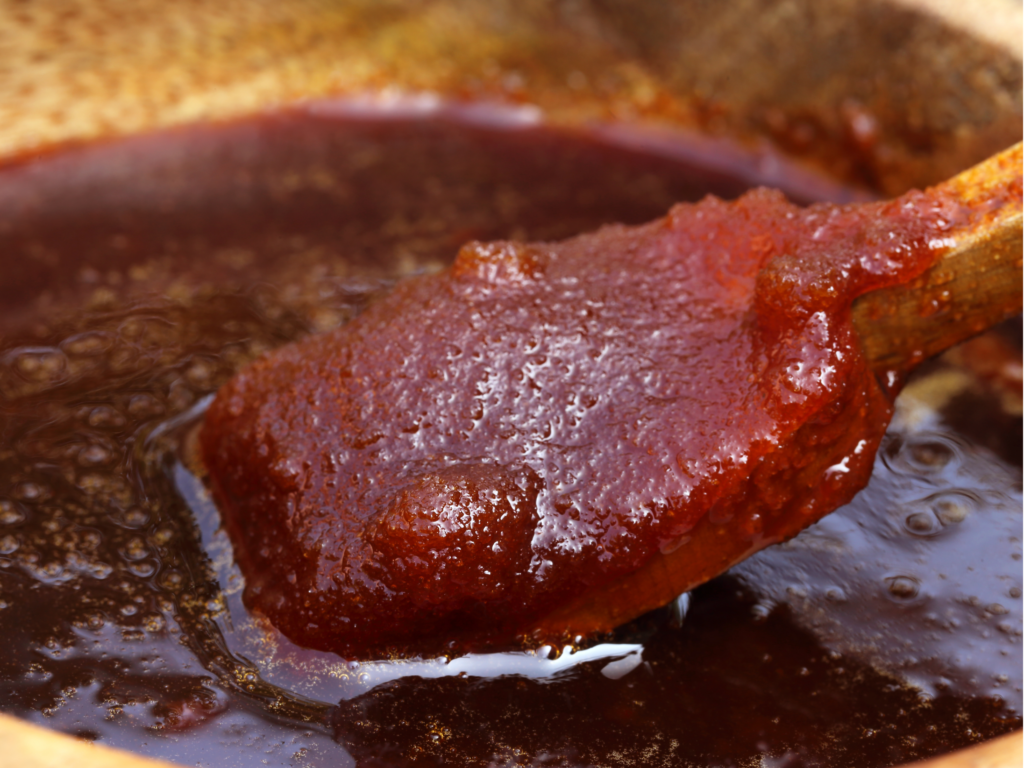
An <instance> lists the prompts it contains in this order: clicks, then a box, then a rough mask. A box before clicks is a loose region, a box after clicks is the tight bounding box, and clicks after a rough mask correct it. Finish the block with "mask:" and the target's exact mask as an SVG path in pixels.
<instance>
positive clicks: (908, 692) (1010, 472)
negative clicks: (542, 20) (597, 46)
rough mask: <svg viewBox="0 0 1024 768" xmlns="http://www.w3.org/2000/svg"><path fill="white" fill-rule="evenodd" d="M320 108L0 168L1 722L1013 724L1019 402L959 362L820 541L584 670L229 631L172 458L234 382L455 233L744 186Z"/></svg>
mask: <svg viewBox="0 0 1024 768" xmlns="http://www.w3.org/2000/svg"><path fill="white" fill-rule="evenodd" d="M337 112H338V111H337V110H334V109H333V108H332V110H324V109H320V110H317V109H313V110H310V111H305V112H294V113H284V114H280V115H274V116H266V117H263V118H260V119H258V120H253V121H247V122H239V123H236V124H230V125H225V126H219V127H208V128H194V129H186V130H180V131H175V132H170V133H167V134H164V135H160V136H151V137H143V138H140V139H134V140H131V141H127V142H122V143H120V144H116V145H109V146H97V147H88V148H83V149H79V150H74V151H68V152H66V153H64V154H61V155H55V156H53V157H47V158H40V159H38V160H35V161H31V162H26V163H24V164H21V165H19V166H13V167H9V168H7V169H5V170H4V171H3V172H0V249H2V251H3V253H4V254H5V263H9V264H11V267H10V269H11V274H10V280H8V281H6V282H5V287H4V288H3V290H4V291H6V293H5V304H4V306H5V307H6V308H7V309H6V310H5V312H4V316H3V318H2V320H0V329H2V330H0V332H2V337H0V393H2V395H3V401H2V411H0V419H2V425H0V606H2V607H0V632H2V633H3V637H4V643H5V647H6V648H8V649H9V650H8V651H7V652H5V654H4V655H3V657H2V658H0V691H2V695H0V701H2V702H3V704H2V707H3V709H4V711H7V712H11V713H14V714H17V715H20V716H22V717H26V718H29V719H33V720H37V721H40V722H43V723H46V724H48V725H50V726H52V727H55V728H58V729H60V730H64V731H66V732H69V733H73V734H76V735H79V736H81V737H83V738H87V739H92V740H98V741H101V742H104V743H108V744H113V745H118V746H124V747H126V748H130V749H135V750H138V751H140V752H144V753H147V754H151V755H158V756H163V757H167V758H170V759H173V760H178V761H180V762H183V763H186V764H196V763H198V764H209V765H256V764H274V765H338V764H342V765H345V764H353V765H367V766H369V765H451V764H465V765H490V764H494V763H495V762H497V763H499V764H513V765H564V766H582V765H616V764H622V763H623V762H630V761H632V762H635V763H637V764H641V763H642V764H649V765H658V764H664V765H685V764H698V765H699V764H708V765H746V764H750V763H751V761H756V760H757V759H760V756H764V759H765V760H766V761H768V764H778V765H831V764H836V763H838V762H842V763H851V762H855V763H857V764H860V765H879V766H881V765H892V764H896V763H899V762H904V761H907V760H911V759H914V758H917V757H923V756H927V755H931V754H935V753H938V752H941V751H945V750H947V749H950V748H953V747H956V746H961V745H966V744H969V743H973V742H974V741H976V740H978V739H980V738H984V737H986V736H991V735H995V734H998V733H1002V732H1005V731H1007V730H1010V729H1012V728H1014V727H1019V724H1020V714H1021V703H1020V697H1021V692H1020V665H1019V655H1020V635H1021V600H1020V533H1019V528H1020V456H1019V453H1017V454H1016V455H1015V454H1013V452H1012V450H1010V451H1008V450H1007V449H1006V446H1007V445H1010V446H1012V445H1013V442H1014V441H1013V439H1012V437H1011V438H1010V439H1006V438H1005V436H1006V435H1007V434H1009V435H1011V436H1012V435H1013V434H1019V429H1020V427H1019V424H1020V416H1019V389H1018V390H1017V393H1016V397H1017V400H1016V401H1014V394H1013V391H1012V386H1011V387H1010V391H1009V394H1007V391H1005V386H1003V385H1002V384H999V381H1002V379H1000V378H999V376H1002V374H999V375H996V376H995V379H993V376H992V375H987V374H986V375H982V374H977V373H976V370H979V369H978V367H977V366H974V367H973V368H972V367H971V365H970V364H969V361H968V363H964V362H963V361H961V362H960V363H958V364H956V365H954V364H952V363H949V364H945V366H943V365H937V366H936V367H935V369H934V370H932V371H930V372H926V373H927V376H925V377H924V378H923V379H922V381H924V382H925V383H926V384H927V382H929V381H930V382H933V384H932V389H933V390H934V389H935V388H936V387H939V385H938V384H935V383H934V382H935V381H939V382H945V383H944V384H943V385H942V386H945V387H946V388H947V389H948V390H949V391H951V392H954V395H953V396H951V397H952V399H951V400H949V403H948V407H947V408H946V409H945V410H942V409H941V408H940V409H938V410H934V409H933V410H928V408H926V407H925V406H921V408H920V409H918V410H917V411H915V410H913V408H910V409H909V410H907V409H904V410H905V411H906V414H908V415H906V417H905V418H903V417H901V415H900V414H901V413H903V411H900V410H899V408H902V407H903V406H899V405H898V411H897V421H896V423H895V425H894V428H893V429H891V430H890V432H889V434H888V436H887V437H886V438H885V441H884V443H883V449H882V452H881V454H880V457H879V459H877V460H876V462H875V465H874V475H873V479H872V481H871V484H870V485H869V487H868V489H867V490H866V491H865V492H864V493H862V494H861V495H860V496H858V497H857V499H855V500H854V502H853V503H852V504H851V505H849V506H848V507H846V508H844V509H843V510H842V511H840V512H839V513H837V515H834V516H832V517H829V518H827V519H826V520H825V521H824V522H823V523H821V524H820V526H825V528H820V527H815V528H812V529H810V530H809V531H808V532H807V533H805V534H803V535H802V536H800V537H798V538H797V539H795V540H794V541H793V543H792V544H789V545H785V546H784V547H783V548H777V549H773V550H768V551H766V552H765V553H763V554H762V555H759V556H757V557H755V558H754V559H752V560H750V561H748V562H747V563H746V564H744V565H743V566H741V567H740V568H738V569H736V570H735V571H734V572H733V573H731V574H728V575H726V576H725V577H723V578H722V579H719V580H717V581H716V582H713V583H712V584H709V585H708V586H706V587H704V588H702V589H700V590H698V591H696V592H695V593H694V594H693V595H692V596H691V597H690V599H689V601H688V605H689V609H688V611H684V610H683V605H682V604H681V605H680V606H677V607H676V608H675V611H674V613H673V612H672V611H665V612H663V613H658V614H655V615H651V616H648V617H645V618H644V619H642V620H639V621H637V622H635V623H634V624H632V625H630V626H628V627H625V628H622V629H621V630H619V631H618V632H617V633H616V634H615V635H613V636H609V637H606V638H603V640H604V641H606V642H604V643H602V644H598V645H595V646H592V647H578V648H566V649H565V650H561V651H556V650H553V649H548V648H545V649H541V651H537V652H521V653H508V654H488V655H483V656H470V657H460V658H455V659H452V660H451V661H448V660H446V659H445V658H443V657H442V658H434V659H430V658H428V659H424V660H421V661H411V662H387V661H381V662H363V663H357V662H346V661H344V660H342V659H341V658H339V657H337V656H334V655H332V654H330V653H326V652H323V651H315V650H310V649H306V648H300V647H298V646H297V645H295V644H293V643H292V642H291V641H290V640H289V639H288V638H286V637H285V636H283V635H280V634H279V633H277V631H276V630H274V629H273V627H272V626H270V625H269V624H268V623H267V622H266V620H265V619H263V618H261V617H260V616H258V615H255V614H252V613H250V612H249V611H248V610H247V609H246V607H245V605H244V603H243V601H242V599H241V594H242V588H243V585H244V583H245V580H244V579H243V577H242V575H241V573H240V572H239V570H238V567H237V565H235V563H234V561H233V557H232V550H231V545H230V542H229V541H228V539H227V537H226V535H225V532H224V530H223V528H222V527H221V522H220V519H219V517H218V513H217V510H216V508H215V507H214V506H213V505H212V504H211V501H210V498H209V496H208V495H207V494H206V491H205V487H204V486H203V484H202V482H201V480H200V479H199V478H197V477H195V476H194V475H193V474H192V473H191V472H190V471H189V464H188V461H187V453H188V444H189V441H190V436H191V435H192V434H193V431H194V428H195V426H196V425H197V424H198V423H199V421H200V419H201V418H202V414H203V412H204V410H205V408H206V407H207V406H208V402H209V396H210V395H212V393H214V392H215V391H216V390H217V389H218V388H219V387H220V386H221V385H222V384H223V383H224V382H225V381H227V380H228V379H229V378H230V377H231V376H232V375H233V374H234V373H235V372H236V371H238V370H239V369H241V368H242V366H244V365H245V364H246V363H248V362H250V361H252V360H254V359H256V358H257V357H258V356H259V355H261V354H263V353H265V352H267V351H268V350H271V349H274V348H276V347H279V346H282V345H284V344H286V343H288V342H290V341H294V340H298V339H300V338H302V337H305V336H307V335H308V334H310V333H311V332H314V331H328V332H332V329H335V328H343V327H344V326H345V323H347V322H348V321H350V320H351V319H352V318H355V317H357V316H358V315H360V314H361V313H363V312H364V310H365V308H366V306H367V305H368V304H369V303H370V302H371V301H372V300H373V299H374V298H375V297H378V296H380V295H381V294H382V293H383V292H384V291H386V290H387V289H388V288H389V286H390V285H391V284H392V283H393V281H394V280H395V279H397V278H399V277H404V276H408V275H415V274H423V273H432V272H435V271H437V270H438V269H440V268H441V267H443V266H444V265H445V264H446V263H448V262H450V260H451V259H453V258H454V257H455V254H456V253H457V251H458V248H459V247H460V246H461V245H462V244H463V243H464V242H466V241H467V240H471V239H477V240H492V239H500V238H515V239H517V240H531V241H551V240H557V239H559V238H563V237H569V236H572V235H574V234H576V233H578V232H582V231H586V230H591V229H594V228H596V227H598V226H600V225H602V224H605V223H610V222H625V223H629V224H639V223H641V222H644V221H648V220H651V219H654V218H655V217H657V216H660V215H663V214H664V212H665V211H666V210H668V209H669V208H670V207H671V205H673V204H674V203H676V202H679V201H681V200H690V201H695V200H697V199H699V198H701V197H702V196H703V195H704V194H705V193H706V192H714V193H716V194H718V195H721V196H723V197H727V198H731V197H735V196H736V195H738V194H740V193H741V192H742V191H743V190H744V189H745V188H746V187H748V186H750V185H751V183H752V182H753V181H755V180H757V177H756V170H757V167H758V166H757V164H756V163H754V162H750V163H747V164H745V165H744V164H743V163H738V164H737V163H733V164H732V165H730V166H728V167H726V166H725V165H723V164H721V163H719V164H718V165H715V164H714V163H711V162H710V161H709V162H708V163H705V164H704V165H703V166H701V165H695V164H694V163H692V162H688V161H684V160H683V159H681V158H682V157H685V156H686V153H684V152H675V153H669V152H667V151H665V149H664V148H663V147H662V148H661V149H657V148H655V147H654V146H651V147H648V148H647V149H641V148H638V144H637V142H633V143H631V144H629V145H628V146H627V145H625V144H622V143H616V142H613V141H611V140H609V139H602V138H599V137H597V136H596V135H580V134H568V133H564V132H558V131H555V130H551V129H545V128H543V127H538V126H523V125H521V124H517V123H516V122H515V121H514V120H507V121H506V122H504V123H501V124H495V122H494V120H489V121H488V122H486V123H482V122H481V121H480V120H478V119H468V118H467V117H466V116H465V115H458V114H454V113H452V114H442V115H434V116H427V117H424V116H420V117H418V118H416V119H410V118H408V117H404V118H401V119H396V118H391V119H384V118H381V117H379V116H366V115H363V116H354V115H352V114H345V115H342V116H341V117H339V116H338V114H337ZM679 142H680V146H681V147H685V145H686V139H685V137H683V138H680V139H679ZM723 168H725V170H723ZM793 178H797V173H796V172H794V173H793ZM792 195H793V197H795V198H798V199H800V198H802V199H801V202H803V201H806V199H807V198H808V197H809V196H813V195H808V194H807V192H806V191H805V190H794V191H793V192H792ZM778 205H780V206H781V205H784V203H782V202H781V201H779V202H778ZM426 279H429V278H426ZM69 306H77V307H78V309H74V310H71V309H68V307H69ZM1018 325H1019V324H1018ZM333 332H336V333H344V331H343V330H342V331H333ZM997 346H998V343H997ZM1004 347H1005V349H1004ZM1000 349H1003V352H1001V353H1000V354H1001V355H1002V359H1004V360H1005V366H1004V367H1006V368H1007V370H1012V368H1013V365H1015V364H1016V365H1017V366H1018V368H1017V370H1019V343H1018V344H1017V349H1016V350H1015V349H1014V346H1013V344H1012V343H1011V344H1009V345H1004V346H1003V347H1000ZM1007 350H1009V351H1007ZM1015 356H1016V357H1015ZM992 357H993V356H992V355H987V356H986V359H989V360H991V359H992ZM990 367H991V366H990ZM999 370H1000V371H1002V369H1001V368H1000V369H999ZM943 377H945V378H943ZM1002 378H1006V376H1002ZM1011 378H1012V376H1011ZM993 381H996V383H993ZM1018 381H1019V379H1018ZM951 382H952V383H951ZM957 382H959V383H957ZM1000 386H1003V389H1000ZM922 387H923V388H922V389H920V392H924V393H926V394H927V392H928V391H930V390H928V387H927V386H925V385H922ZM1018 387H1019V383H1018ZM939 388H940V389H941V387H939ZM943 391H945V390H943ZM925 399H927V398H925ZM947 399H948V398H947ZM901 402H902V401H901ZM908 402H910V401H908ZM1014 402H1016V403H1017V404H1018V405H1016V406H1015V405H1014ZM954 406H955V407H954ZM1015 408H1016V409H1017V410H1014V409H1015ZM971 409H973V411H971ZM1007 409H1009V410H1007ZM964 412H977V413H985V414H987V416H986V419H987V421H988V423H990V424H992V427H991V429H986V430H982V431H981V432H979V431H978V430H976V429H974V425H967V426H971V429H968V428H966V426H965V425H963V424H961V425H959V426H958V427H957V428H954V426H952V422H955V421H956V420H957V419H958V418H959V419H962V418H963V417H962V414H963V413H964ZM922 414H930V415H922ZM1014 430H1016V433H1015V432H1014ZM1017 445H1018V449H1017V450H1018V451H1019V440H1017ZM993 448H994V449H996V451H997V452H993V450H992V449H993ZM513 480H514V478H513ZM865 520H870V521H871V523H870V525H868V524H867V523H865V522H864V521H865ZM954 552H955V553H956V556H955V557H954V556H953V554H951V553H954ZM981 553H984V554H981ZM982 563H984V564H985V567H984V568H982V567H981V565H982ZM684 614H685V615H684Z"/></svg>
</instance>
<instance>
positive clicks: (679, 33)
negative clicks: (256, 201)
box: [0, 0, 1022, 768]
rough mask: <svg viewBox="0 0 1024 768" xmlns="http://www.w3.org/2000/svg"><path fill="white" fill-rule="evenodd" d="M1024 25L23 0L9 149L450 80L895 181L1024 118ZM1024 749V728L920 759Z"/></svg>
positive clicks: (424, 5)
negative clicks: (1022, 733)
mask: <svg viewBox="0 0 1024 768" xmlns="http://www.w3.org/2000/svg"><path fill="white" fill-rule="evenodd" d="M1021 27H1022V18H1021V8H1020V5H1019V3H1015V2H1013V1H1012V0H975V1H974V2H972V3H970V4H962V3H955V2H948V1H947V0H868V1H867V2H865V1H864V0H832V1H831V2H828V3H821V2H815V0H758V1H755V0H737V1H736V2H732V3H716V2H709V1H706V0H691V1H686V0H675V1H674V2H660V1H659V0H630V1H629V2H624V1H623V0H591V1H590V2H586V1H582V0H580V1H569V0H565V1H563V2H555V0H547V1H540V2H507V1H505V0H494V1H492V2H486V3H482V2H469V1H468V0H431V1H428V2H412V1H409V2H405V1H401V0H387V1H385V2H381V1H380V0H351V1H347V2H342V1H341V0H338V1H337V2H323V0H294V1H293V2H290V3H278V2H271V1H270V0H225V2H221V3H217V4H210V3H204V2H201V0H182V2H178V3H175V4H173V5H168V4H166V3H156V2H153V1H152V0H132V2H130V3H129V2H125V0H95V1H94V2H84V0H83V1H80V2H74V1H73V0H70V1H68V2H58V0H48V1H47V2H42V3H33V4H13V3H12V4H8V5H6V6H4V8H3V9H0V29H3V30H4V31H3V32H2V33H0V35H2V38H3V39H4V47H3V53H2V54H0V55H2V57H3V58H2V59H0V93H2V94H4V96H3V98H2V99H0V161H16V160H18V159H21V158H25V157H27V156H33V155H36V154H42V153H49V152H52V151H54V150H56V149H59V148H61V147H63V146H68V145H74V144H78V143H82V142H91V141H95V140H99V139H109V138H112V137H116V136H122V135H128V134H137V133H142V132H146V131H151V130H154V129H159V128H165V127H168V126H172V125H176V124H184V123H190V122H194V121H218V120H226V119H229V118H233V117H237V116H243V115H248V114H252V113H255V112H259V111H262V110H266V109H269V108H273V107H277V106H280V105H289V104H294V103H296V102H301V101H306V100H313V99H317V98H320V97H332V96H338V95H345V96H347V97H351V98H354V99H355V100H356V101H358V100H359V99H365V100H366V101H367V103H375V104H379V103H381V102H382V100H383V101H387V100H388V99H393V100H400V99H408V98H412V99H414V100H415V99H416V98H425V97H424V94H441V95H444V96H448V97H453V98H456V99H462V100H466V101H474V102H481V101H482V102H493V103H499V104H513V105H519V106H524V107H528V108H529V109H532V110H535V111H536V114H538V115H540V116H542V118H543V120H545V121H546V122H548V123H550V124H554V125H564V126H574V125H583V124H606V125H612V124H616V125H621V124H630V125H632V126H634V127H636V128H638V129H639V130H640V131H642V132H643V133H644V135H646V136H648V137H650V138H651V140H657V137H658V136H660V135H664V134H666V132H669V131H671V132H676V133H678V132H679V131H687V132H693V133H694V134H699V135H700V136H701V137H703V138H702V139H701V141H706V142H709V143H710V144H709V146H710V145H712V144H714V142H716V141H718V140H719V139H724V138H726V137H728V138H729V139H730V140H731V141H733V142H737V143H738V145H739V146H743V147H745V148H746V150H745V153H744V154H743V155H742V158H739V159H737V160H736V162H748V163H749V162H751V158H753V162H759V163H761V166H762V167H761V170H760V173H761V174H762V176H761V177H762V178H763V180H764V182H765V183H769V184H770V183H771V180H772V162H773V159H774V158H777V157H778V156H779V155H780V154H785V155H787V156H789V157H791V158H794V159H795V160H796V161H797V162H798V164H799V165H800V166H801V167H802V168H804V169H806V171H807V173H808V174H810V175H811V176H815V175H820V176H821V177H822V178H826V177H827V178H832V179H838V180H839V181H841V182H843V183H844V184H847V185H849V186H850V187H853V188H861V189H863V190H865V191H872V192H876V193H881V194H884V195H892V194H896V193H899V192H901V191H903V190H905V189H907V188H910V187H914V186H922V185H927V184H930V183H934V182H936V181H939V180H941V179H944V178H947V177H948V176H951V175H953V174H954V173H955V172H957V171H959V170H961V169H963V168H965V167H967V166H969V165H971V164H973V163H975V162H977V161H979V160H981V159H982V158H984V157H986V156H988V155H989V154H991V153H993V152H994V151H997V150H999V149H1001V148H1003V147H1005V146H1007V145H1009V144H1011V143H1013V142H1015V141H1018V140H1020V137H1021V118H1022V109H1021V60H1022V35H1021ZM723 146H724V145H723ZM730 146H732V144H730ZM720 149H721V148H720ZM722 151H723V152H725V151H724V150H722ZM723 156H728V152H725V154H724V155H723ZM60 269H62V265H60V264H51V265H49V266H48V267H46V268H45V269H44V270H43V271H42V272H38V273H36V274H35V277H34V278H33V281H35V282H34V283H33V285H35V286H36V289H38V286H39V281H42V283H44V284H45V282H46V280H47V279H48V278H47V275H50V274H56V272H57V271H59V270H60ZM46 270H50V271H49V272H47V271H46ZM12 285H14V283H11V284H9V285H8V287H7V288H6V289H3V290H5V291H6V292H5V293H4V297H5V299H10V297H11V296H12V295H13V291H14V290H15V289H14V288H13V287H12ZM24 289H26V286H20V287H18V290H24ZM10 300H13V299H10ZM0 733H2V734H3V743H4V745H5V746H4V750H3V753H2V754H0V764H11V765H15V764H17V765H35V766H47V765H58V764H60V765H67V764H69V763H72V762H76V763H77V764H79V765H82V766H88V765H125V766H140V768H141V766H145V765H152V764H154V763H153V762H152V761H148V760H145V759H142V758H138V757H134V756H131V755H127V754H124V753H117V754H115V753H114V752H111V751H108V750H104V749H101V748H98V747H94V746H92V745H88V744H85V743H82V742H77V741H74V740H72V739H69V738H67V737H64V736H61V735H58V734H55V733H51V732H47V731H43V730H40V729H38V728H36V727H34V726H29V725H27V724H23V723H20V722H18V721H15V720H12V719H10V718H6V717H5V718H2V719H0ZM1020 763H1021V736H1020V734H1019V733H1018V734H1013V735H1010V736H1007V737H1002V738H1000V739H997V740H995V741H993V742H990V743H988V744H985V745H981V746H979V747H975V748H972V749H970V750H966V751H964V752H961V753H956V754H951V755H949V756H947V757H944V758H941V759H936V760H933V761H928V762H927V763H922V764H921V765H925V764H927V765H928V766H931V767H933V768H940V766H941V767H942V768H954V767H956V766H962V767H964V768H966V766H982V765H985V766H992V767H993V768H995V767H996V766H1002V767H1005V768H1009V766H1016V765H1020Z"/></svg>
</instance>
